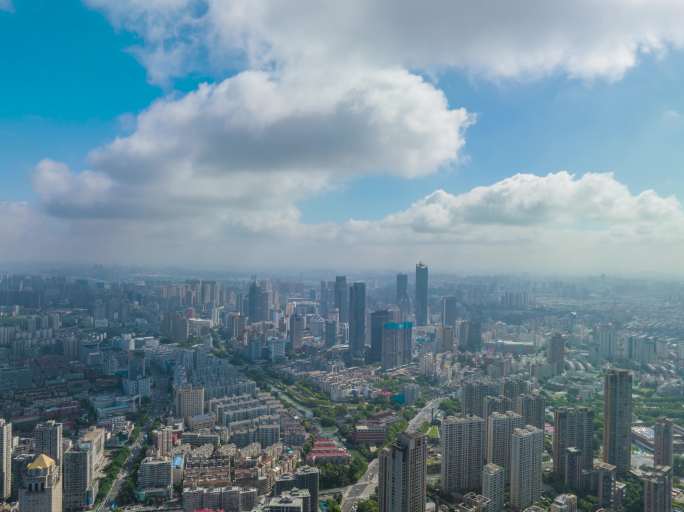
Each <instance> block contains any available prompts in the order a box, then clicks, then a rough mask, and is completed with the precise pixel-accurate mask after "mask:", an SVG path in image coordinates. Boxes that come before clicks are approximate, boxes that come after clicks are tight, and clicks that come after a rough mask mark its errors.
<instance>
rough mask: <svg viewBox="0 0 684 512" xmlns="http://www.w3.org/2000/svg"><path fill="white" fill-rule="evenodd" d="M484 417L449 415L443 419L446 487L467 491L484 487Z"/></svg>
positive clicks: (456, 491)
mask: <svg viewBox="0 0 684 512" xmlns="http://www.w3.org/2000/svg"><path fill="white" fill-rule="evenodd" d="M484 439H485V424H484V420H483V419H482V418H480V417H478V416H467V415H459V416H448V417H447V418H445V419H444V420H443V421H442V431H441V440H442V470H441V475H442V480H441V482H442V490H443V491H444V492H447V493H459V494H464V493H466V492H469V491H476V490H479V489H480V488H481V486H482V466H483V465H484Z"/></svg>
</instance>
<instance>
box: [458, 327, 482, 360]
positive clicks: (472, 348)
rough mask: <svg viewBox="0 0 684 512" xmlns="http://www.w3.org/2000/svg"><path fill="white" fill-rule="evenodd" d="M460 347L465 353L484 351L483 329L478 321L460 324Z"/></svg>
mask: <svg viewBox="0 0 684 512" xmlns="http://www.w3.org/2000/svg"><path fill="white" fill-rule="evenodd" d="M458 347H459V349H460V350H461V351H463V352H479V351H480V350H481V349H482V327H481V325H480V322H479V321H478V320H463V321H461V322H460V323H459V324H458Z"/></svg>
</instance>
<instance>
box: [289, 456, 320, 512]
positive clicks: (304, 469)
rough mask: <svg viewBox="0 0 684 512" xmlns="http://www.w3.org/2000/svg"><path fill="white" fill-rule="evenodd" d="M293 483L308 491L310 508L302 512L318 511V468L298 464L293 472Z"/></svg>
mask: <svg viewBox="0 0 684 512" xmlns="http://www.w3.org/2000/svg"><path fill="white" fill-rule="evenodd" d="M294 476H295V485H296V486H297V488H298V489H306V490H307V491H309V496H310V497H311V500H310V502H309V504H310V508H309V510H308V511H306V510H305V511H304V512H318V491H319V487H320V483H319V481H320V470H319V469H318V468H314V467H311V466H300V467H298V468H297V471H296V472H295V475H294Z"/></svg>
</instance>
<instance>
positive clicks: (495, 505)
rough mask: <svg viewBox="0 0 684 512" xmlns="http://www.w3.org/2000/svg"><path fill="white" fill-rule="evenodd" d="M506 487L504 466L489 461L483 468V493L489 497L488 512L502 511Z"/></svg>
mask: <svg viewBox="0 0 684 512" xmlns="http://www.w3.org/2000/svg"><path fill="white" fill-rule="evenodd" d="M505 487H506V472H505V470H504V468H502V467H501V466H498V465H496V464H492V463H489V464H487V465H485V467H484V468H483V469H482V495H483V496H484V497H485V498H489V499H490V502H489V506H488V507H487V512H502V511H503V509H504V496H505Z"/></svg>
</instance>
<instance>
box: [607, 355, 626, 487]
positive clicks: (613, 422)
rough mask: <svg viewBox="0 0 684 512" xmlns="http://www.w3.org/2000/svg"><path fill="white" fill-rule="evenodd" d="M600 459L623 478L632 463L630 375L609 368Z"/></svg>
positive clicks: (624, 371)
mask: <svg viewBox="0 0 684 512" xmlns="http://www.w3.org/2000/svg"><path fill="white" fill-rule="evenodd" d="M603 417H604V427H603V460H604V462H607V463H609V464H613V465H614V466H615V467H616V468H617V473H618V475H625V474H627V472H628V471H629V469H630V467H631V462H632V450H631V447H632V430H631V429H632V374H631V372H629V371H627V370H620V369H610V370H608V371H607V372H606V375H605V378H604V381H603Z"/></svg>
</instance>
